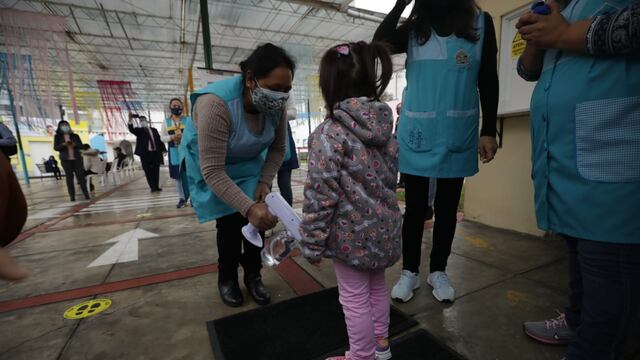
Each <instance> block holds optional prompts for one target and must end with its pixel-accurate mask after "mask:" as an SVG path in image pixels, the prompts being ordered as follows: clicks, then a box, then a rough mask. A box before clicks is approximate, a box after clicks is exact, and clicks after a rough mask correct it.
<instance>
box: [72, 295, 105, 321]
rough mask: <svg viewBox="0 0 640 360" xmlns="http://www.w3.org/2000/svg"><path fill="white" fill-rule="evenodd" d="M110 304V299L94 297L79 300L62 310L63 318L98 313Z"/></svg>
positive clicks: (82, 316)
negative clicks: (82, 300) (76, 303)
mask: <svg viewBox="0 0 640 360" xmlns="http://www.w3.org/2000/svg"><path fill="white" fill-rule="evenodd" d="M109 306H111V300H109V299H95V300H89V301H85V302H81V303H80V304H78V305H75V306H72V307H70V308H69V309H67V311H65V312H64V317H65V319H72V320H76V319H83V318H86V317H89V316H93V315H98V314H99V313H101V312H103V311H105V310H107V309H108V308H109Z"/></svg>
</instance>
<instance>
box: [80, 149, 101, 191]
mask: <svg viewBox="0 0 640 360" xmlns="http://www.w3.org/2000/svg"><path fill="white" fill-rule="evenodd" d="M80 154H82V162H83V164H84V174H85V176H87V175H98V174H100V173H101V172H102V159H101V158H100V151H98V150H96V149H92V148H91V146H89V144H83V145H82V150H80ZM89 190H91V191H94V190H95V186H94V185H93V183H91V184H90V185H89Z"/></svg>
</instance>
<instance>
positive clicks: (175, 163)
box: [162, 98, 187, 209]
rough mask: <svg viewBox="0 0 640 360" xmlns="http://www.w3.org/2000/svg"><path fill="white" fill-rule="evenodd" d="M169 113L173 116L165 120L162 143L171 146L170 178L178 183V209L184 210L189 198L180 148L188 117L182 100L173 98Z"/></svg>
mask: <svg viewBox="0 0 640 360" xmlns="http://www.w3.org/2000/svg"><path fill="white" fill-rule="evenodd" d="M169 111H171V115H170V116H169V117H168V118H166V119H165V121H164V124H163V129H162V141H164V142H166V143H168V144H169V176H170V177H171V178H172V179H174V180H175V181H176V190H177V191H178V196H179V200H178V204H177V205H176V207H177V208H178V209H180V208H183V207H184V206H185V205H186V203H187V197H186V196H185V192H184V190H183V184H182V179H181V177H180V162H181V157H180V152H179V146H180V141H181V140H182V132H183V131H184V126H185V123H186V122H187V116H183V115H182V111H183V106H182V100H180V99H178V98H173V99H171V100H170V101H169Z"/></svg>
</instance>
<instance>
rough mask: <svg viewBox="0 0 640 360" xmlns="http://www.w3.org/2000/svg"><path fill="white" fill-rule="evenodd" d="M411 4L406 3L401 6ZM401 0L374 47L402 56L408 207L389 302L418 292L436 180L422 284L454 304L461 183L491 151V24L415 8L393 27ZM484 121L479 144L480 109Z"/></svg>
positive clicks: (464, 2)
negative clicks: (452, 258) (450, 273)
mask: <svg viewBox="0 0 640 360" xmlns="http://www.w3.org/2000/svg"><path fill="white" fill-rule="evenodd" d="M408 2H410V1H408ZM408 2H407V1H406V0H398V2H397V3H396V6H395V7H394V9H393V10H392V11H391V13H390V14H389V15H388V16H387V18H386V19H385V20H384V21H383V23H382V24H381V25H380V27H379V28H378V30H377V31H376V34H375V36H374V40H380V41H387V42H389V43H390V44H391V45H392V46H393V49H392V50H393V52H394V53H405V52H406V53H407V61H406V69H407V75H406V76H407V87H406V91H405V94H404V99H403V106H402V114H401V115H400V117H401V118H402V121H400V124H399V126H398V133H397V137H398V142H399V144H400V155H399V162H400V172H401V173H402V174H404V176H403V177H404V182H405V191H406V199H407V202H406V204H407V207H406V212H405V215H404V222H403V228H402V260H403V270H402V274H401V276H400V280H399V281H398V283H397V284H396V285H395V286H394V287H393V290H392V291H391V297H392V298H394V299H396V300H399V301H403V302H406V301H409V300H410V299H411V298H412V297H413V291H414V290H415V289H417V288H418V287H419V286H420V279H419V277H418V271H419V267H420V257H421V245H422V235H423V232H424V221H425V218H426V215H427V214H426V209H427V207H428V206H427V200H428V198H429V194H428V193H429V180H430V178H436V179H437V188H438V190H437V192H436V197H435V204H434V206H435V224H434V230H433V248H432V250H431V261H430V264H429V270H430V274H429V277H428V279H427V283H428V284H429V285H431V287H432V288H433V292H432V294H433V295H434V296H435V298H436V299H437V300H439V301H453V300H454V299H455V291H454V289H453V287H452V286H451V284H450V283H449V279H448V277H447V274H446V267H447V260H448V258H449V255H450V254H451V245H452V243H453V238H454V235H455V230H456V222H457V211H458V203H459V201H460V194H461V191H462V185H463V182H464V178H465V177H468V176H473V175H474V174H476V173H477V172H478V154H480V159H481V160H482V161H483V162H485V163H486V162H489V161H491V160H492V159H493V157H494V155H495V153H496V150H497V143H496V139H495V136H496V118H497V108H498V74H497V64H496V62H497V60H496V58H497V56H496V54H497V45H496V38H495V30H494V27H493V21H492V19H491V16H490V15H489V14H486V13H484V12H482V11H481V10H480V9H479V8H478V6H477V5H476V4H475V2H474V1H473V0H447V1H443V0H423V1H417V2H416V3H415V6H414V8H413V11H412V13H411V16H410V17H409V20H408V21H407V22H406V23H404V24H402V25H400V26H399V27H398V26H397V24H398V21H399V19H400V15H401V14H402V12H403V10H404V8H405V7H406V5H407V3H408ZM480 103H482V111H483V122H482V125H483V126H482V131H481V132H480V135H481V137H480V138H479V131H478V128H479V110H480V109H479V104H480Z"/></svg>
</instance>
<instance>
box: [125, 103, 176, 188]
mask: <svg viewBox="0 0 640 360" xmlns="http://www.w3.org/2000/svg"><path fill="white" fill-rule="evenodd" d="M133 118H134V115H133V114H129V131H130V132H131V133H132V134H133V135H135V136H136V150H135V152H134V153H135V154H136V155H138V156H140V161H141V162H142V169H143V170H144V176H145V177H146V178H147V183H148V184H149V188H150V189H151V192H158V191H162V189H161V188H160V164H161V163H162V156H163V153H165V152H167V148H166V147H165V145H164V143H163V142H162V139H161V138H160V134H159V133H158V130H156V128H154V127H151V125H150V123H149V121H147V118H146V117H144V116H140V117H139V119H140V127H134V126H133Z"/></svg>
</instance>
